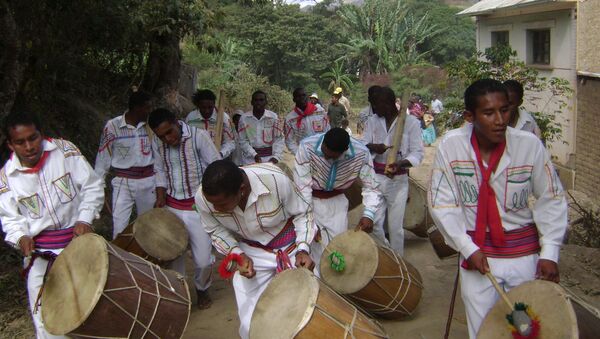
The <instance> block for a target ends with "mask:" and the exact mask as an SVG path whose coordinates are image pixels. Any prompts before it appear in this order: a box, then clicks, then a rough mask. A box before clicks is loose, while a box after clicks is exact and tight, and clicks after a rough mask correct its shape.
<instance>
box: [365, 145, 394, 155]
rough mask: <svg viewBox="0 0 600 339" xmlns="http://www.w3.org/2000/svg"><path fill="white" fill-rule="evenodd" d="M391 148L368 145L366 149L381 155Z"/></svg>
mask: <svg viewBox="0 0 600 339" xmlns="http://www.w3.org/2000/svg"><path fill="white" fill-rule="evenodd" d="M391 147H392V146H386V145H384V144H368V145H367V148H368V149H369V151H371V152H374V153H377V154H383V153H385V151H387V149H388V148H391Z"/></svg>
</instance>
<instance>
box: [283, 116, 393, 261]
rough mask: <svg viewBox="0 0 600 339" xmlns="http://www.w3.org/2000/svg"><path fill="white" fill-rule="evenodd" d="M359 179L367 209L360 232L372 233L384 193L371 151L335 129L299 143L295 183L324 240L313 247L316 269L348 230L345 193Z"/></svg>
mask: <svg viewBox="0 0 600 339" xmlns="http://www.w3.org/2000/svg"><path fill="white" fill-rule="evenodd" d="M358 179H360V180H361V182H362V196H363V204H364V206H365V207H364V211H363V216H362V218H360V221H359V222H358V225H357V228H359V229H362V230H364V231H366V232H371V231H372V230H373V220H374V219H375V211H376V210H377V206H378V205H379V204H380V203H381V192H380V191H379V190H378V188H377V186H378V184H377V182H376V181H375V171H374V170H373V161H372V160H371V154H370V153H369V150H368V149H367V148H366V147H365V146H364V145H363V144H362V143H361V142H360V141H358V140H356V139H353V138H350V136H349V135H348V133H347V132H346V131H345V130H344V129H343V128H333V129H331V130H329V131H328V132H327V133H322V134H316V135H313V136H310V137H308V138H305V139H304V140H302V141H301V142H300V146H299V147H298V152H296V165H295V168H294V181H295V182H296V185H297V186H298V188H299V189H300V192H302V195H303V196H304V199H305V200H306V201H308V202H309V203H311V205H312V207H313V211H314V213H315V222H316V224H317V226H318V227H319V229H320V231H321V240H320V241H319V242H314V243H313V245H312V249H313V253H312V258H313V260H315V262H316V263H317V267H318V266H319V264H318V263H319V260H320V257H321V254H322V253H323V250H324V249H325V246H327V244H328V243H329V241H330V240H331V239H332V238H333V237H335V236H336V235H338V234H340V233H342V232H344V231H345V230H346V229H347V228H348V199H347V198H346V196H345V195H344V191H345V190H346V189H347V188H348V187H350V186H351V185H352V184H353V183H354V182H355V181H356V180H358ZM317 271H318V270H317Z"/></svg>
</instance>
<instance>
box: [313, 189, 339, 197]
mask: <svg viewBox="0 0 600 339" xmlns="http://www.w3.org/2000/svg"><path fill="white" fill-rule="evenodd" d="M340 194H344V190H333V191H320V190H313V191H312V196H313V197H315V198H319V199H329V198H333V197H337V196H338V195H340Z"/></svg>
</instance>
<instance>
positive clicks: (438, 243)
mask: <svg viewBox="0 0 600 339" xmlns="http://www.w3.org/2000/svg"><path fill="white" fill-rule="evenodd" d="M427 235H428V236H429V241H430V242H431V246H432V247H433V250H434V251H435V254H437V256H438V258H440V259H445V258H448V257H452V256H454V255H456V254H457V252H456V251H455V250H454V249H453V248H452V247H450V246H448V245H447V244H446V241H445V240H444V236H443V235H442V233H441V232H440V230H438V228H437V227H436V226H435V225H431V227H429V228H428V229H427Z"/></svg>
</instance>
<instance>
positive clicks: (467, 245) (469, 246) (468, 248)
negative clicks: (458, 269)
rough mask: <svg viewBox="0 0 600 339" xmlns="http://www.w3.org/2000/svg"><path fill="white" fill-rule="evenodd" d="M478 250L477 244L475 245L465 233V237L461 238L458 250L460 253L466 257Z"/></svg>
mask: <svg viewBox="0 0 600 339" xmlns="http://www.w3.org/2000/svg"><path fill="white" fill-rule="evenodd" d="M478 250H479V246H477V245H475V243H474V242H473V241H472V240H471V237H469V236H468V235H466V234H465V237H464V238H462V239H461V242H460V246H459V252H460V254H462V255H463V257H465V259H468V258H469V257H470V256H471V255H472V254H473V253H475V252H476V251H478Z"/></svg>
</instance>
